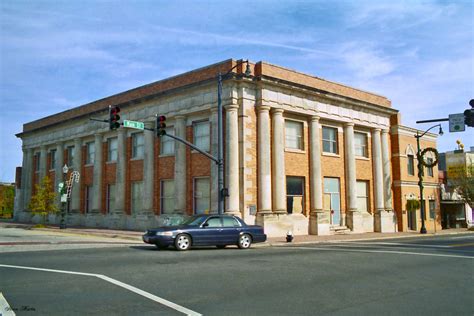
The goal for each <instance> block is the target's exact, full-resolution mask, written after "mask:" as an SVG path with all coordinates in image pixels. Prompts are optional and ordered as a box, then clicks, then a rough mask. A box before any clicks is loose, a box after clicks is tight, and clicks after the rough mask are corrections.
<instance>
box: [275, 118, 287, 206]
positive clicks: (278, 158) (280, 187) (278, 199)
mask: <svg viewBox="0 0 474 316" xmlns="http://www.w3.org/2000/svg"><path fill="white" fill-rule="evenodd" d="M272 122H273V151H272V179H273V209H274V212H275V213H280V214H286V172H285V136H284V135H285V120H284V118H283V109H275V110H274V111H273V112H272Z"/></svg>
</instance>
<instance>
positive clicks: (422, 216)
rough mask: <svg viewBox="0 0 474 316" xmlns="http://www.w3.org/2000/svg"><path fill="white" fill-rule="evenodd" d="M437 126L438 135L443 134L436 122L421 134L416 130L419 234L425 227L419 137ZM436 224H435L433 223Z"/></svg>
mask: <svg viewBox="0 0 474 316" xmlns="http://www.w3.org/2000/svg"><path fill="white" fill-rule="evenodd" d="M435 127H439V132H438V134H439V135H440V136H442V135H443V129H442V128H441V124H437V125H434V126H431V127H430V128H428V129H427V130H426V131H425V132H424V133H423V134H421V135H420V134H419V131H418V130H417V131H416V135H415V138H416V148H417V151H416V158H417V160H418V187H419V188H420V205H421V206H420V212H421V229H420V234H426V227H425V201H424V200H423V163H422V159H423V157H422V155H421V148H420V138H422V137H423V136H425V134H426V133H428V132H429V131H430V130H431V129H433V128H435ZM435 226H436V224H435Z"/></svg>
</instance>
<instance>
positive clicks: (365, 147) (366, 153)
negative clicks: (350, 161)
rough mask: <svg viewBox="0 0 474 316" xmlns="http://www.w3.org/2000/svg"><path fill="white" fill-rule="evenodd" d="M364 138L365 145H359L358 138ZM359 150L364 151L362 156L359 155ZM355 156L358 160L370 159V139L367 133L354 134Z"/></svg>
mask: <svg viewBox="0 0 474 316" xmlns="http://www.w3.org/2000/svg"><path fill="white" fill-rule="evenodd" d="M359 136H362V137H363V138H364V144H362V145H360V144H358V137H359ZM358 149H362V155H359V154H358ZM354 154H355V156H356V157H357V158H369V137H368V136H367V133H363V132H354Z"/></svg>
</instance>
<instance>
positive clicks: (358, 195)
mask: <svg viewBox="0 0 474 316" xmlns="http://www.w3.org/2000/svg"><path fill="white" fill-rule="evenodd" d="M360 183H364V184H365V195H361V193H360V192H359V185H358V184H360ZM369 198H370V186H369V181H367V180H357V181H356V199H357V211H365V212H370V204H369V203H370V201H369ZM361 199H364V200H365V201H364V203H365V206H366V208H365V210H362V209H359V205H360V204H359V200H361Z"/></svg>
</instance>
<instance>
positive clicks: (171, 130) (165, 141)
mask: <svg viewBox="0 0 474 316" xmlns="http://www.w3.org/2000/svg"><path fill="white" fill-rule="evenodd" d="M165 131H166V134H171V135H173V136H174V135H175V133H176V132H175V130H174V127H173V126H169V127H166V128H165ZM165 144H166V145H170V146H171V147H172V150H171V151H170V152H168V151H167V152H165V151H164V148H165ZM175 153H176V142H175V140H174V139H173V138H171V137H166V136H165V137H160V156H174V155H175Z"/></svg>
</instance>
